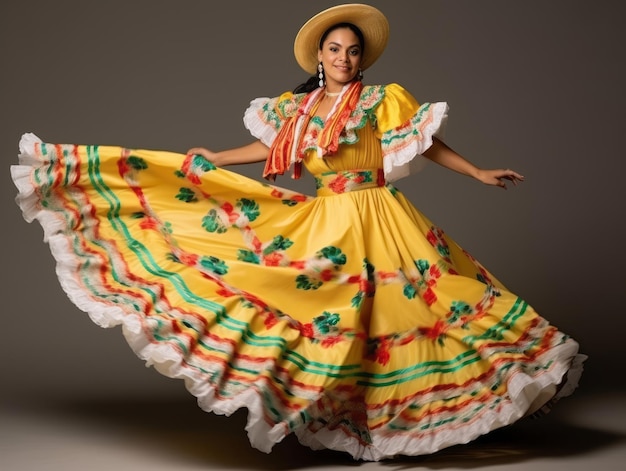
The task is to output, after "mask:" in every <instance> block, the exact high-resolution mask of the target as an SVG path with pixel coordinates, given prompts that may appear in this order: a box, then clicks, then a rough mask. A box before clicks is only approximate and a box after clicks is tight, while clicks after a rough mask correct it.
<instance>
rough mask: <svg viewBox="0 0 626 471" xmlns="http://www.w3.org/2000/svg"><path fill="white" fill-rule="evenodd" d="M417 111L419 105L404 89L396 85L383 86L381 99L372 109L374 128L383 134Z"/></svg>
mask: <svg viewBox="0 0 626 471" xmlns="http://www.w3.org/2000/svg"><path fill="white" fill-rule="evenodd" d="M418 109H419V103H418V102H417V100H416V99H415V98H414V97H413V95H411V94H410V93H409V92H408V91H407V90H406V89H404V88H403V87H402V86H400V85H398V84H397V83H390V84H388V85H385V86H384V87H383V90H382V97H381V100H380V101H379V103H377V105H376V107H375V109H374V116H375V117H376V128H377V129H378V130H379V132H381V133H382V132H385V131H388V130H390V129H393V128H395V127H398V126H400V125H402V124H403V123H405V122H406V120H407V119H409V118H411V117H412V116H413V115H414V114H415V113H417V110H418Z"/></svg>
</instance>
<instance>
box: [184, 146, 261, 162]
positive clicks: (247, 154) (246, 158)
mask: <svg viewBox="0 0 626 471" xmlns="http://www.w3.org/2000/svg"><path fill="white" fill-rule="evenodd" d="M268 153H269V148H268V147H267V146H266V145H265V144H263V143H262V142H261V141H254V142H252V143H250V144H247V145H245V146H242V147H236V148H234V149H228V150H223V151H221V152H213V151H211V150H209V149H207V148H205V147H192V148H191V149H189V150H188V151H187V155H201V156H202V157H204V158H205V159H207V160H208V161H209V162H211V163H212V164H213V165H215V166H216V167H225V166H227V165H239V164H251V163H254V162H263V161H265V159H267V155H268Z"/></svg>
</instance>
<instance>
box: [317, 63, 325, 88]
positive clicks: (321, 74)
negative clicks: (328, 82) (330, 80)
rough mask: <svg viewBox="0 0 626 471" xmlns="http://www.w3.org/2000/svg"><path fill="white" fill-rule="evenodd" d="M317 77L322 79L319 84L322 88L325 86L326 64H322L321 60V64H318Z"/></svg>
mask: <svg viewBox="0 0 626 471" xmlns="http://www.w3.org/2000/svg"><path fill="white" fill-rule="evenodd" d="M317 72H318V74H317V78H319V79H320V81H319V82H318V83H319V86H320V88H322V87H323V86H324V66H323V65H322V63H321V62H320V63H319V64H317Z"/></svg>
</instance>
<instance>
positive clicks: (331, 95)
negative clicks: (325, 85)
mask: <svg viewBox="0 0 626 471" xmlns="http://www.w3.org/2000/svg"><path fill="white" fill-rule="evenodd" d="M324 95H326V96H328V97H331V98H332V97H336V96H339V95H341V92H336V93H331V92H327V91H325V90H324Z"/></svg>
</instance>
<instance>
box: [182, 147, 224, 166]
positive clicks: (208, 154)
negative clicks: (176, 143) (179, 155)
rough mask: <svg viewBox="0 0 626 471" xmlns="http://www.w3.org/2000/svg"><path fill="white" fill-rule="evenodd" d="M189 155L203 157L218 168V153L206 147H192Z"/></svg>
mask: <svg viewBox="0 0 626 471" xmlns="http://www.w3.org/2000/svg"><path fill="white" fill-rule="evenodd" d="M187 155H201V156H202V157H204V158H205V159H207V160H208V161H209V162H211V163H212V164H213V165H216V166H218V163H217V160H218V159H217V152H213V151H210V150H209V149H207V148H206V147H192V148H191V149H189V150H188V151H187Z"/></svg>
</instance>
